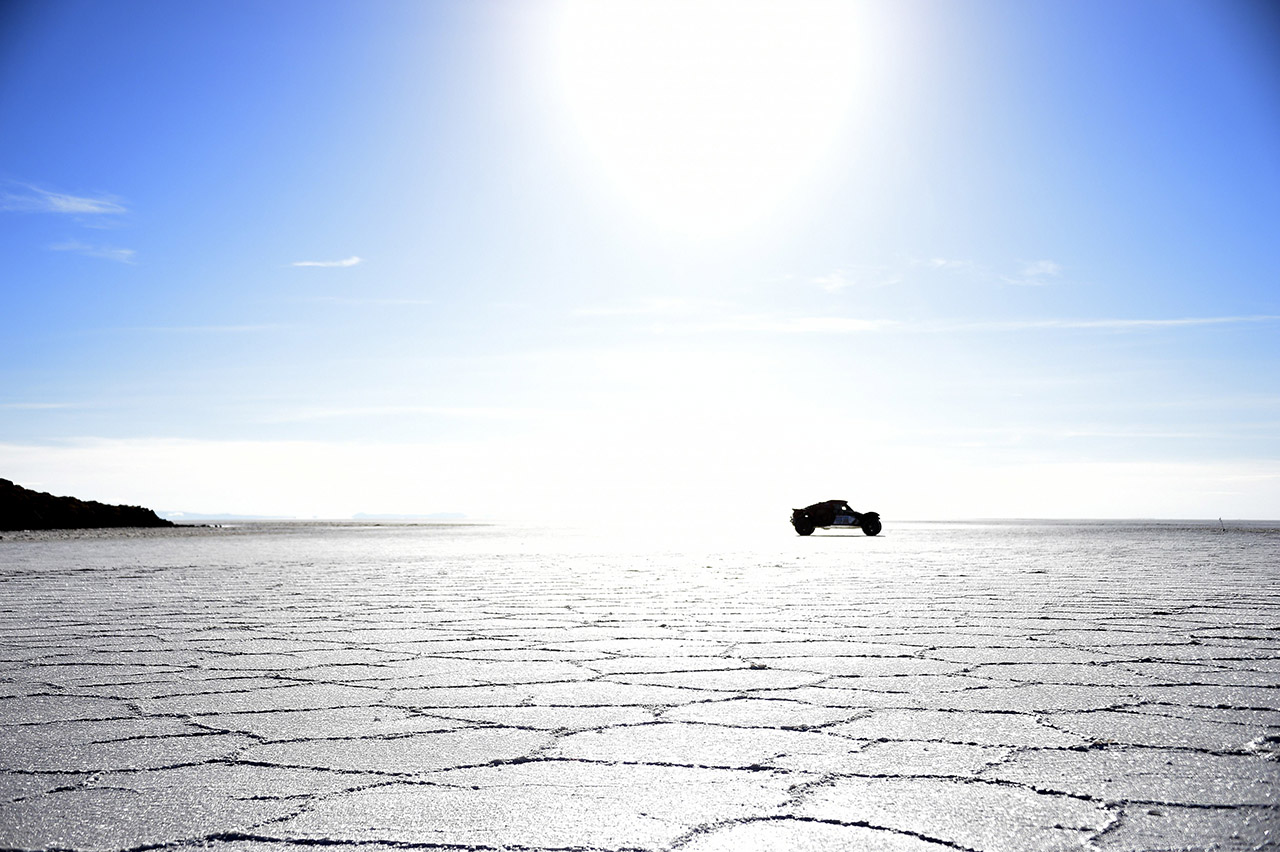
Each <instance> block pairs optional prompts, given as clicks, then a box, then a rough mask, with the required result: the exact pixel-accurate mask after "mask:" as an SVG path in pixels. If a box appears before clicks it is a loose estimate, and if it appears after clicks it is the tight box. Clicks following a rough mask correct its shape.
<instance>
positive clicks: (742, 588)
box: [0, 519, 1280, 852]
mask: <svg viewBox="0 0 1280 852" xmlns="http://www.w3.org/2000/svg"><path fill="white" fill-rule="evenodd" d="M886 521H887V522H886V534H885V535H884V536H881V537H878V538H874V539H873V538H867V537H864V536H862V535H860V534H858V533H852V534H851V533H838V534H837V533H832V534H829V535H822V534H821V533H819V534H816V535H814V536H813V537H811V538H808V539H802V538H799V537H796V536H793V535H791V534H790V530H789V529H787V528H786V525H785V519H784V520H783V521H781V522H780V526H781V529H780V530H772V529H769V530H757V531H755V532H754V533H752V534H750V535H746V536H744V535H736V534H730V533H728V532H727V531H704V532H703V533H702V534H701V535H700V536H699V537H697V538H693V537H670V536H662V537H658V536H651V535H647V534H646V531H643V530H633V531H631V532H632V535H631V536H630V537H627V536H623V537H616V536H607V535H604V534H602V533H599V532H587V533H577V534H566V533H551V532H548V531H545V530H536V529H527V528H514V527H498V526H482V525H442V526H415V525H385V526H377V525H356V524H306V523H299V524H253V525H245V526H240V527H233V528H221V529H183V530H177V531H167V532H166V531H160V532H148V533H129V532H119V531H116V532H99V533H62V534H9V533H6V534H4V540H2V541H0V613H2V615H0V696H2V697H0V847H3V848H8V849H23V850H26V849H96V850H133V849H142V848H148V849H149V848H165V847H174V848H176V847H181V846H184V845H206V846H213V847H220V848H226V849H236V850H250V849H252V850H266V849H279V850H284V849H286V848H288V847H291V846H296V845H299V844H306V845H314V844H316V843H326V844H338V845H350V846H356V845H359V846H360V847H361V848H363V849H378V848H401V849H403V848H415V847H419V848H442V847H443V848H456V849H500V848H515V849H567V848H571V849H610V850H613V849H616V850H624V849H625V850H667V849H688V850H698V852H705V850H720V849H724V850H730V849H734V850H737V849H846V848H858V849H887V850H925V849H938V850H941V849H964V850H1039V849H1078V848H1097V849H1125V850H1127V849H1150V850H1157V849H1160V850H1163V849H1258V848H1262V849H1280V762H1278V761H1277V758H1278V757H1280V710H1277V708H1278V707H1280V701H1278V699H1280V525H1276V524H1264V523H1252V524H1240V523H1232V522H1227V523H1226V524H1225V526H1226V529H1225V531H1224V530H1223V529H1222V528H1220V526H1219V524H1218V523H1217V522H1213V523H1211V524H1179V523H1171V522H1169V523H1160V524H1143V523H1092V524H1089V523H1081V524H1073V523H1054V524H1036V523H1011V524H1001V523H967V524H961V523H956V524H925V523H917V524H910V523H894V522H893V521H892V520H891V519H886Z"/></svg>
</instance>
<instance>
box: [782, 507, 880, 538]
mask: <svg viewBox="0 0 1280 852" xmlns="http://www.w3.org/2000/svg"><path fill="white" fill-rule="evenodd" d="M791 526H793V527H795V528H796V532H797V533H799V534H800V535H811V534H812V533H813V531H814V530H815V529H818V528H819V527H821V528H822V529H824V530H827V529H831V528H833V527H834V528H836V529H848V528H852V527H858V528H859V529H861V530H862V531H863V532H864V533H866V534H867V535H879V534H880V530H881V525H880V513H879V512H855V511H854V510H853V509H850V508H849V504H848V503H846V502H845V501H844V500H824V501H823V502H821V503H814V504H813V505H812V506H805V507H804V508H803V509H792V510H791Z"/></svg>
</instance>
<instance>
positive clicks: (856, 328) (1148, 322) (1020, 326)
mask: <svg viewBox="0 0 1280 852" xmlns="http://www.w3.org/2000/svg"><path fill="white" fill-rule="evenodd" d="M1268 322H1280V315H1274V314H1257V315H1252V316H1223V317H1177V318H1169V319H1161V318H1141V317H1140V318H1132V319H1120V318H1101V319H1065V318H1049V319H1014V320H893V319H884V318H868V317H848V316H799V317H786V316H769V315H742V316H736V317H728V318H725V319H722V320H718V321H713V322H708V323H698V324H689V325H671V326H665V327H663V328H662V329H661V330H662V331H665V332H681V331H683V332H705V331H740V332H748V333H765V334H865V333H872V332H901V333H908V334H954V333H967V332H977V333H981V332H992V333H999V332H1010V333H1013V332H1022V331H1046V330H1054V329H1060V330H1064V331H1070V330H1076V331H1141V330H1144V329H1162V328H1188V327H1194V326H1215V325H1241V324H1249V323H1255V324H1256V323H1268Z"/></svg>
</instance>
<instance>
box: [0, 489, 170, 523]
mask: <svg viewBox="0 0 1280 852" xmlns="http://www.w3.org/2000/svg"><path fill="white" fill-rule="evenodd" d="M171 526H174V524H173V522H171V521H166V520H164V519H163V518H161V517H159V516H158V515H156V513H155V512H153V511H151V510H150V509H144V508H142V507H141V506H108V505H107V504H106V503H99V502H97V501H94V500H77V499H76V498H75V497H55V496H53V495H52V494H46V493H45V492H43V491H32V490H31V489H29V488H23V487H22V486H21V485H15V484H13V483H12V482H10V481H9V480H7V479H0V530H74V529H92V528H98V527H171Z"/></svg>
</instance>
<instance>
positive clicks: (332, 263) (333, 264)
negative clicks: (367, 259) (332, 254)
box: [289, 254, 361, 269]
mask: <svg viewBox="0 0 1280 852" xmlns="http://www.w3.org/2000/svg"><path fill="white" fill-rule="evenodd" d="M360 262H361V259H360V258H359V257H357V256H355V255H354V254H353V255H351V257H348V258H347V259H346V260H295V261H294V262H293V263H291V264H289V265H290V266H320V267H324V268H328V269H336V268H342V267H348V266H355V265H356V264H358V263H360Z"/></svg>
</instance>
